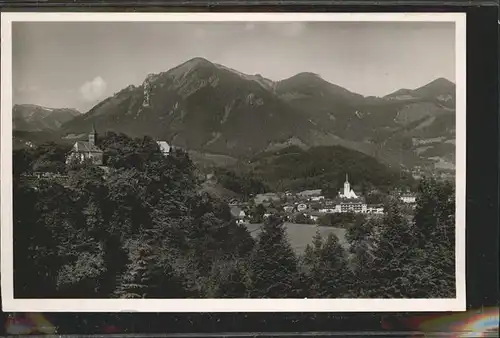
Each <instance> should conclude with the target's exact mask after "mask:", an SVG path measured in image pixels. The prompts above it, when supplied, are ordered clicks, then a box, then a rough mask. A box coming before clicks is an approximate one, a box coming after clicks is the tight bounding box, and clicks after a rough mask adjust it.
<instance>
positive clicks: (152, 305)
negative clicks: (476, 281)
mask: <svg viewBox="0 0 500 338" xmlns="http://www.w3.org/2000/svg"><path fill="white" fill-rule="evenodd" d="M14 21H24V22H26V21H32V22H33V21H36V22H42V21H44V22H47V21H84V22H89V21H101V22H112V21H114V22H120V21H121V22H126V21H136V22H140V21H156V22H161V21H174V22H175V21H177V22H181V21H196V22H200V21H211V22H216V21H281V22H294V21H324V22H326V21H343V22H348V21H372V22H375V21H377V22H384V21H405V22H409V21H413V22H417V21H419V22H455V32H456V33H455V39H456V40H455V44H456V46H455V48H456V80H455V81H456V97H457V99H456V100H457V101H456V117H457V118H456V290H457V297H456V298H455V299H161V300H160V299H130V300H129V299H14V292H13V245H12V244H13V243H12V41H11V38H12V31H11V27H12V22H14ZM465 28H466V17H465V14H464V13H425V14H424V13H168V14H166V13H1V43H2V44H1V84H2V86H1V125H0V126H1V134H0V138H1V148H0V149H1V153H0V155H1V157H0V158H1V163H2V165H1V168H0V170H1V172H0V178H1V181H0V184H1V195H0V197H1V199H0V203H1V215H2V216H1V287H2V290H1V291H2V306H3V311H12V312H73V311H79V312H135V311H137V312H281V311H286V312H307V311H310V312H361V311H369V312H386V311H397V312H399V311H419V312H428V311H432V312H436V311H464V310H465V306H466V299H465V202H466V199H465V169H466V159H465V151H466V139H465V131H466V112H465V84H466V83H465V71H466V63H465V53H466V40H465V36H466V30H465Z"/></svg>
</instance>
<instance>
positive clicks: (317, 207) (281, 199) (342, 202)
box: [229, 174, 416, 224]
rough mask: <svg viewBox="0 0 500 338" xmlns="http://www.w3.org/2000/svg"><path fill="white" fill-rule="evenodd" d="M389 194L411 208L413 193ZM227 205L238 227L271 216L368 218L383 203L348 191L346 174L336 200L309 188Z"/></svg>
mask: <svg viewBox="0 0 500 338" xmlns="http://www.w3.org/2000/svg"><path fill="white" fill-rule="evenodd" d="M391 195H392V196H394V197H396V198H398V199H399V200H400V201H401V203H404V204H405V205H407V206H408V207H409V208H412V209H413V208H414V206H415V203H416V194H415V193H412V192H409V191H401V190H398V189H395V190H394V191H393V192H391ZM229 205H230V208H231V214H232V215H233V217H234V218H236V219H237V222H238V223H240V224H247V223H256V222H258V221H264V220H266V219H267V218H269V217H270V216H272V215H275V216H282V217H284V218H285V219H286V220H287V221H288V222H291V223H304V224H318V223H319V221H320V219H321V218H322V217H324V216H326V215H331V214H362V215H365V216H367V217H377V216H380V215H383V214H384V205H383V203H378V204H368V203H367V202H366V198H365V197H363V196H362V195H361V194H360V193H356V192H354V190H352V189H351V184H350V182H349V178H348V175H347V174H346V180H345V182H344V188H343V190H341V191H339V193H338V196H336V197H335V198H327V197H325V196H324V195H323V193H322V189H312V190H305V191H301V192H298V193H293V192H283V193H264V194H257V195H256V196H254V197H253V199H252V200H250V201H249V202H239V201H237V200H232V201H231V202H230V203H229ZM255 206H257V208H255ZM259 207H260V208H259ZM254 209H258V210H260V213H261V214H260V215H255V211H254Z"/></svg>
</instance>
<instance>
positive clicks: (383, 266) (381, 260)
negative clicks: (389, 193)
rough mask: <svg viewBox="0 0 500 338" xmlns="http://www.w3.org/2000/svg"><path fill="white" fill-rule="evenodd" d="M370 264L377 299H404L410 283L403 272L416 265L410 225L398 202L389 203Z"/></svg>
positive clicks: (371, 294) (373, 295)
mask: <svg viewBox="0 0 500 338" xmlns="http://www.w3.org/2000/svg"><path fill="white" fill-rule="evenodd" d="M378 231H379V235H378V236H377V237H378V238H377V240H376V243H375V250H374V261H373V265H372V276H373V279H372V283H373V284H372V292H370V296H372V297H377V298H406V297H408V290H409V289H410V287H411V284H412V283H414V281H413V280H410V279H409V278H408V276H407V274H406V272H407V271H409V270H410V269H412V267H413V266H414V265H415V264H416V261H415V250H414V248H415V241H414V236H413V232H412V227H411V225H410V223H409V222H408V220H407V219H406V218H405V217H404V216H403V214H402V213H401V211H400V209H399V205H398V204H397V203H395V202H391V203H390V204H389V205H388V207H387V208H386V215H385V217H384V219H383V222H382V224H381V229H379V230H378Z"/></svg>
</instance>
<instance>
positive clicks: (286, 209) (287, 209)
mask: <svg viewBox="0 0 500 338" xmlns="http://www.w3.org/2000/svg"><path fill="white" fill-rule="evenodd" d="M294 210H295V206H294V205H285V206H284V207H283V211H284V212H287V213H290V212H293V211H294Z"/></svg>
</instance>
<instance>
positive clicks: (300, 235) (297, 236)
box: [246, 223, 348, 254]
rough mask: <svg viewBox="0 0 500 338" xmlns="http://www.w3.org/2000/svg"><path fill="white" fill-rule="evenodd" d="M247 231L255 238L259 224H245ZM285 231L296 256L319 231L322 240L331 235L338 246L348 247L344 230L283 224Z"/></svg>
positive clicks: (312, 225)
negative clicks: (337, 239) (338, 243)
mask: <svg viewBox="0 0 500 338" xmlns="http://www.w3.org/2000/svg"><path fill="white" fill-rule="evenodd" d="M246 226H247V228H248V230H249V231H250V233H251V234H252V236H253V237H256V236H257V235H258V233H259V230H260V226H261V225H260V224H246ZM285 227H286V230H287V235H288V240H289V241H290V244H291V245H292V247H293V249H294V250H295V252H296V253H297V254H302V253H303V252H304V250H305V249H306V246H307V244H310V243H312V239H313V237H314V235H315V234H316V231H318V230H319V232H320V233H321V235H322V236H323V238H325V239H326V238H327V237H328V235H329V234H331V233H333V234H335V235H337V237H338V238H339V241H340V244H341V245H342V246H343V247H344V248H347V247H348V243H347V242H346V240H345V231H346V230H345V229H341V228H333V227H324V226H317V225H314V224H295V223H285Z"/></svg>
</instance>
